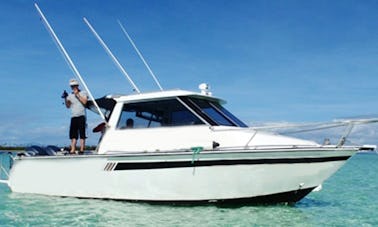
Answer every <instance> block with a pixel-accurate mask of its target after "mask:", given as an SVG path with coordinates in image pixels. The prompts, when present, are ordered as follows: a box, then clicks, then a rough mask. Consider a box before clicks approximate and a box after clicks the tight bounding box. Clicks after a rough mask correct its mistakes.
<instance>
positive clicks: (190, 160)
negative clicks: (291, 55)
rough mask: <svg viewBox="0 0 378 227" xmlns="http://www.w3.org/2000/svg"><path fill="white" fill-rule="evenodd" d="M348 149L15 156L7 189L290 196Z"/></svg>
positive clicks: (99, 194)
mask: <svg viewBox="0 0 378 227" xmlns="http://www.w3.org/2000/svg"><path fill="white" fill-rule="evenodd" d="M354 153H355V150H353V149H349V150H346V149H343V150H327V149H323V150H319V149H318V150H301V149H291V150H289V149H280V150H270V151H269V150H264V151H257V150H250V151H246V150H240V151H235V150H233V151H202V152H200V153H197V152H192V151H182V152H160V153H132V154H131V153H127V154H122V155H86V156H45V157H22V158H17V159H16V160H15V162H14V164H13V166H12V168H11V170H10V177H9V186H10V188H11V190H12V191H14V192H20V193H36V194H43V195H53V196H68V197H79V198H99V199H115V200H129V201H146V202H157V203H208V202H220V203H281V202H288V203H292V202H297V201H299V200H300V199H302V198H303V197H304V196H306V195H307V194H308V193H310V192H311V191H312V189H314V188H316V187H317V186H318V185H320V184H322V183H323V181H324V180H326V179H327V178H329V177H330V176H331V175H332V174H333V173H334V172H336V171H337V170H338V169H339V168H340V167H341V166H342V165H343V164H344V163H345V162H346V160H347V159H348V158H349V157H351V156H352V155H353V154H354Z"/></svg>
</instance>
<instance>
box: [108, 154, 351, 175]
mask: <svg viewBox="0 0 378 227" xmlns="http://www.w3.org/2000/svg"><path fill="white" fill-rule="evenodd" d="M349 157H350V156H337V157H321V158H280V159H240V160H206V161H201V160H197V161H196V160H194V161H167V162H119V163H117V165H116V167H115V168H114V170H115V171H117V170H144V169H145V170H147V169H167V168H186V167H204V166H229V165H261V164H298V163H318V162H333V161H344V160H347V159H348V158H349Z"/></svg>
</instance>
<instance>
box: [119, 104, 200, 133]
mask: <svg viewBox="0 0 378 227" xmlns="http://www.w3.org/2000/svg"><path fill="white" fill-rule="evenodd" d="M130 121H132V122H133V124H132V126H131V125H130V124H127V122H130ZM201 124H205V123H204V122H202V121H201V120H200V119H199V118H198V117H197V116H196V115H195V114H193V113H192V112H191V111H190V110H188V109H187V108H186V107H185V106H184V105H183V104H181V103H180V102H179V101H178V100H176V99H169V100H157V101H150V102H139V103H127V104H124V106H123V108H122V113H121V115H120V118H119V121H118V124H117V128H119V129H128V128H153V127H164V126H183V125H201Z"/></svg>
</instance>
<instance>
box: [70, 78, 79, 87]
mask: <svg viewBox="0 0 378 227" xmlns="http://www.w3.org/2000/svg"><path fill="white" fill-rule="evenodd" d="M78 85H79V82H77V80H76V79H70V86H78Z"/></svg>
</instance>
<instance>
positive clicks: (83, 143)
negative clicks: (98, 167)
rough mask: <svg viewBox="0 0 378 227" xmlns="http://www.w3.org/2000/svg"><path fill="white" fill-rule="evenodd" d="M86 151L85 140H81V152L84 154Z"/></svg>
mask: <svg viewBox="0 0 378 227" xmlns="http://www.w3.org/2000/svg"><path fill="white" fill-rule="evenodd" d="M84 149H85V139H80V152H84Z"/></svg>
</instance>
